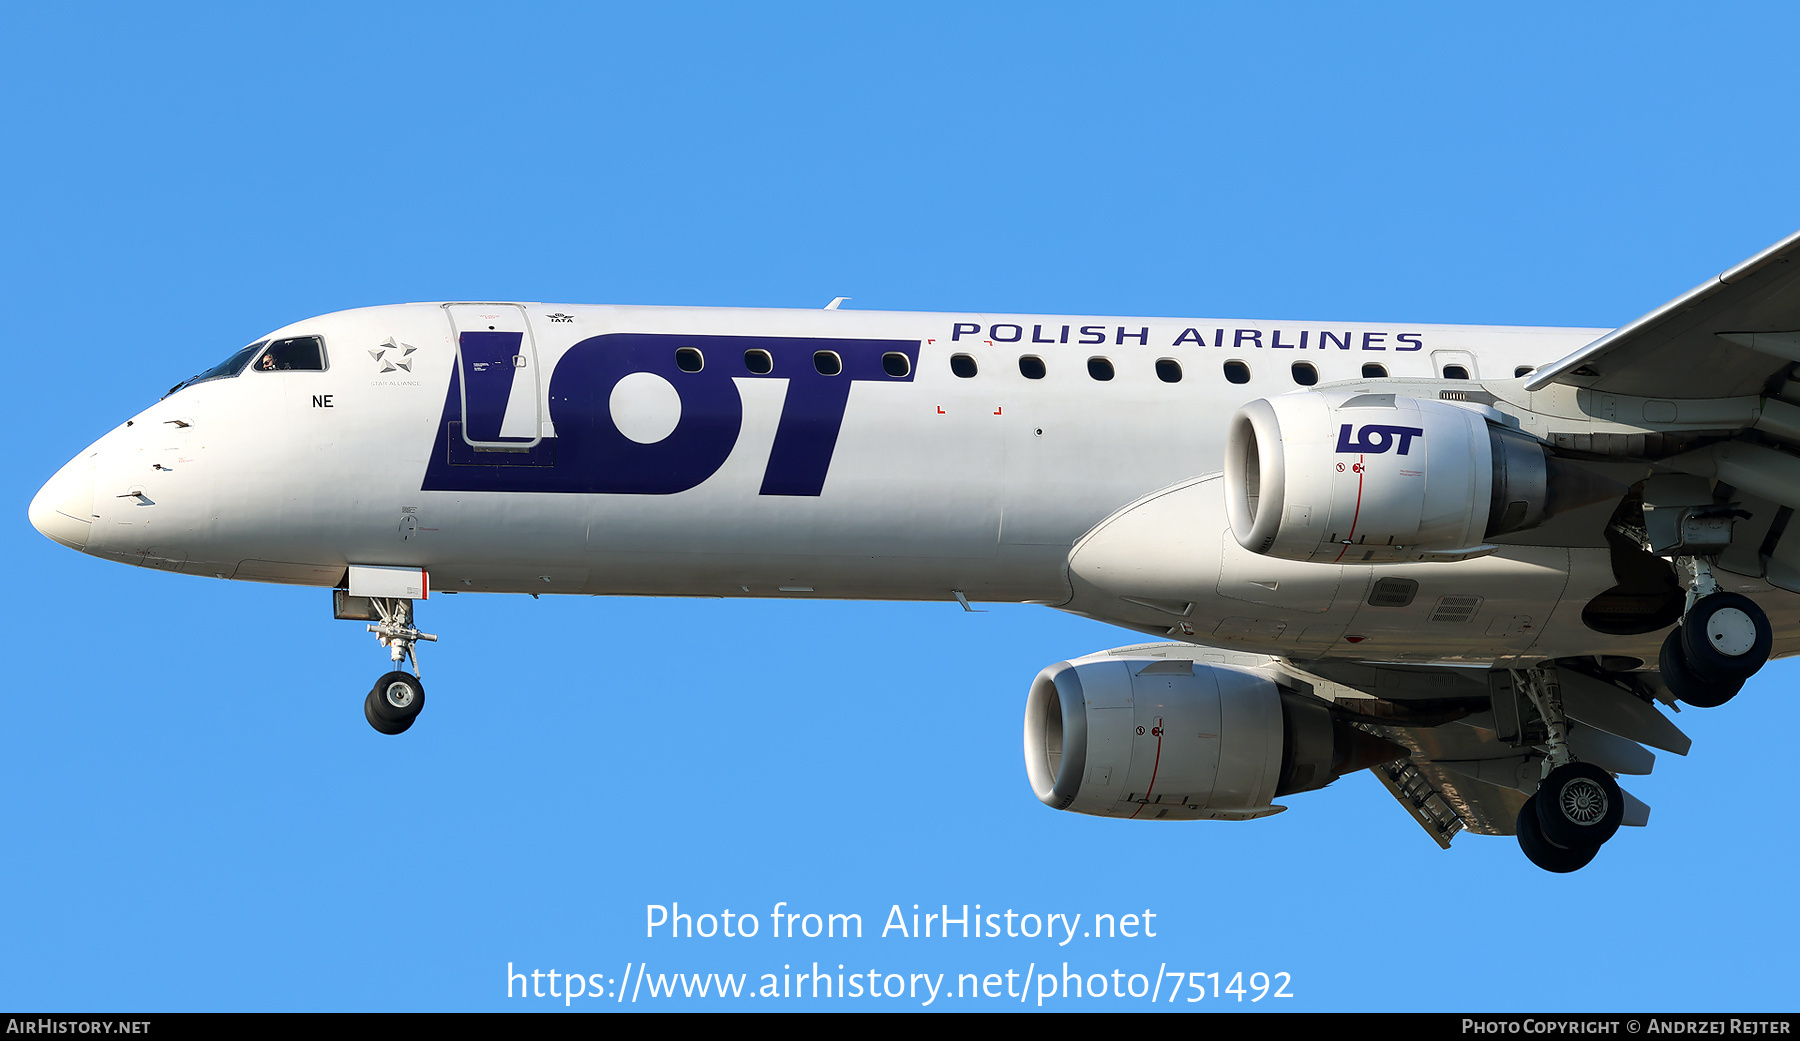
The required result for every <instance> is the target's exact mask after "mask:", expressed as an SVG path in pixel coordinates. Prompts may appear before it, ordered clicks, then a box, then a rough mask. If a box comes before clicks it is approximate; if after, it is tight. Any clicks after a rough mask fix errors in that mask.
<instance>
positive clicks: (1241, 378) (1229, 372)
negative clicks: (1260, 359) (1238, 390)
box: [1225, 361, 1250, 383]
mask: <svg viewBox="0 0 1800 1041" xmlns="http://www.w3.org/2000/svg"><path fill="white" fill-rule="evenodd" d="M1225 378H1226V379H1227V380H1229V381H1231V382H1232V383H1249V382H1250V366H1248V365H1245V364H1244V363H1243V362H1241V361H1228V362H1226V363H1225Z"/></svg>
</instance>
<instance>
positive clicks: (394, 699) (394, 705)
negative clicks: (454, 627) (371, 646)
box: [363, 597, 437, 734]
mask: <svg viewBox="0 0 1800 1041" xmlns="http://www.w3.org/2000/svg"><path fill="white" fill-rule="evenodd" d="M412 604H413V602H412V601H411V600H400V599H391V598H387V597H370V598H369V607H370V610H371V611H372V612H373V613H374V615H375V616H376V617H379V618H380V621H378V622H375V623H373V624H371V625H370V626H369V631H370V632H372V633H374V634H375V638H376V639H377V640H379V641H380V642H381V645H382V646H383V647H386V648H387V649H388V653H389V656H390V657H391V658H392V659H393V661H394V666H395V668H394V671H393V672H390V673H388V674H386V675H384V676H382V677H381V678H380V679H378V680H376V681H375V686H374V687H372V688H370V690H369V694H368V696H367V697H365V698H363V717H364V718H366V719H367V720H368V721H369V725H370V726H372V727H374V728H375V729H376V730H377V731H379V732H381V733H383V734H404V733H405V732H406V731H407V728H409V727H411V726H412V725H413V721H414V720H416V719H418V718H419V713H420V711H422V710H423V709H424V708H425V685H424V684H423V683H422V682H420V680H419V657H418V654H417V653H415V651H414V649H413V645H414V644H416V643H417V642H418V641H420V640H431V641H433V642H436V640H437V637H435V636H433V635H431V634H430V633H422V632H420V631H419V630H418V629H416V628H414V627H413V612H412ZM408 660H410V661H411V662H412V672H410V673H409V672H402V671H400V668H399V666H400V665H401V664H402V663H403V662H406V661H408Z"/></svg>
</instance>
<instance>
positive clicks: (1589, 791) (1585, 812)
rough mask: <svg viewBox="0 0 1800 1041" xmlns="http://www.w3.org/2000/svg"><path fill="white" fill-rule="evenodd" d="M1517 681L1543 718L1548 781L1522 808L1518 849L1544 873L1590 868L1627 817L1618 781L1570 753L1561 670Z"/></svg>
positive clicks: (1530, 673)
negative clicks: (1560, 678) (1576, 759)
mask: <svg viewBox="0 0 1800 1041" xmlns="http://www.w3.org/2000/svg"><path fill="white" fill-rule="evenodd" d="M1513 675H1514V681H1515V682H1516V683H1517V685H1518V688H1519V690H1520V691H1522V692H1523V693H1524V694H1525V695H1526V697H1528V698H1529V699H1530V700H1531V703H1532V706H1533V707H1534V708H1536V709H1537V714H1538V718H1539V719H1540V720H1542V722H1543V727H1544V732H1545V740H1544V743H1543V745H1542V747H1543V748H1544V752H1545V755H1544V777H1543V780H1542V781H1540V782H1539V783H1538V789H1537V792H1536V793H1535V794H1533V795H1532V796H1531V798H1529V799H1527V800H1525V805H1524V806H1523V807H1522V808H1521V809H1520V810H1519V818H1518V822H1517V824H1518V827H1517V831H1518V837H1519V848H1520V849H1521V850H1523V851H1524V852H1525V856H1526V857H1527V858H1529V859H1530V860H1531V862H1532V863H1533V864H1536V865H1537V866H1538V867H1541V868H1543V869H1544V870H1545V871H1555V872H1558V873H1566V872H1569V871H1575V870H1578V869H1580V868H1583V867H1586V866H1587V864H1588V862H1589V861H1591V860H1593V859H1594V857H1595V855H1596V854H1598V853H1599V852H1600V847H1601V846H1603V845H1605V844H1606V840H1608V839H1610V838H1612V837H1613V835H1614V834H1615V833H1616V832H1618V830H1619V825H1620V824H1621V823H1622V822H1623V821H1624V819H1625V793H1624V792H1623V791H1621V790H1620V789H1619V783H1618V782H1617V781H1615V780H1613V777H1612V774H1609V773H1607V772H1606V771H1605V770H1602V769H1601V768H1599V767H1598V766H1595V765H1593V764H1591V763H1581V762H1576V761H1575V760H1574V758H1573V757H1572V756H1571V755H1570V753H1569V721H1568V717H1567V716H1565V715H1564V714H1563V707H1562V686H1561V684H1559V683H1558V682H1557V678H1556V667H1555V666H1554V665H1546V666H1543V667H1541V668H1536V669H1526V670H1520V671H1518V672H1515V673H1514V674H1513Z"/></svg>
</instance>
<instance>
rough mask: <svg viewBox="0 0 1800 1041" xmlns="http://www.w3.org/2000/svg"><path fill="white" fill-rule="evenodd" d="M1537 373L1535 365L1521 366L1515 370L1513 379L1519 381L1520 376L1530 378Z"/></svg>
mask: <svg viewBox="0 0 1800 1041" xmlns="http://www.w3.org/2000/svg"><path fill="white" fill-rule="evenodd" d="M1535 371H1537V366H1535V365H1519V366H1516V367H1515V368H1514V369H1513V378H1514V379H1517V378H1518V377H1520V376H1529V375H1531V374H1532V373H1533V372H1535Z"/></svg>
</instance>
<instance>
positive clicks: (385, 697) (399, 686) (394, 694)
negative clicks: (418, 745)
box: [369, 672, 425, 723]
mask: <svg viewBox="0 0 1800 1041" xmlns="http://www.w3.org/2000/svg"><path fill="white" fill-rule="evenodd" d="M369 698H370V711H372V712H374V713H375V714H376V715H377V716H380V717H381V718H382V719H384V720H386V721H388V722H389V723H411V722H412V721H413V720H415V719H417V718H418V716H419V713H420V712H422V711H424V708H425V685H424V684H422V683H420V682H419V678H418V677H417V676H414V675H413V674H412V673H410V672H390V673H388V674H387V675H385V676H383V677H381V678H380V679H378V680H376V681H375V686H374V687H373V688H371V689H370V690H369Z"/></svg>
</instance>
